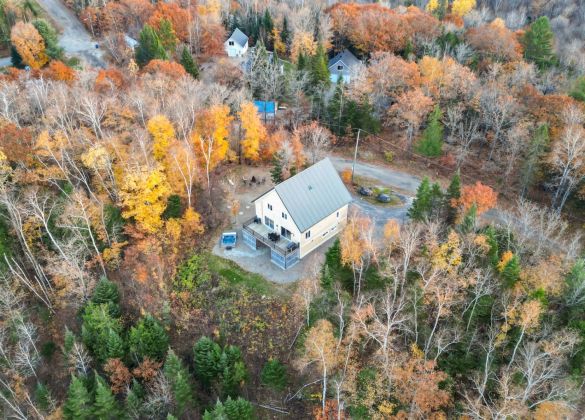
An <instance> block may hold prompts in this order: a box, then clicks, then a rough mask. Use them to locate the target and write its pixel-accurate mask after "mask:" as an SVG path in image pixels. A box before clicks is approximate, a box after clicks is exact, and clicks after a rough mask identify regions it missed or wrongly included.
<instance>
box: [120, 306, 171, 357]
mask: <svg viewBox="0 0 585 420" xmlns="http://www.w3.org/2000/svg"><path fill="white" fill-rule="evenodd" d="M128 344H129V347H130V352H131V353H132V355H133V356H134V357H135V358H136V360H139V361H140V360H142V359H143V358H144V357H149V358H150V359H152V360H163V358H164V356H165V354H166V353H167V349H168V347H169V337H168V336H167V333H166V331H165V330H164V328H163V326H162V325H161V324H160V323H159V322H158V321H157V320H156V319H154V317H153V316H152V315H150V314H148V315H146V316H144V317H143V318H141V319H140V321H138V324H137V325H136V326H134V327H132V328H131V329H130V335H129V339H128Z"/></svg>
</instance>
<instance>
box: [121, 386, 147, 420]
mask: <svg viewBox="0 0 585 420" xmlns="http://www.w3.org/2000/svg"><path fill="white" fill-rule="evenodd" d="M143 399H144V389H143V388H142V385H140V383H139V382H138V381H137V380H136V379H132V386H131V387H130V390H129V391H128V394H126V404H125V407H124V411H125V413H126V414H128V415H129V416H131V418H140V413H141V411H142V401H143Z"/></svg>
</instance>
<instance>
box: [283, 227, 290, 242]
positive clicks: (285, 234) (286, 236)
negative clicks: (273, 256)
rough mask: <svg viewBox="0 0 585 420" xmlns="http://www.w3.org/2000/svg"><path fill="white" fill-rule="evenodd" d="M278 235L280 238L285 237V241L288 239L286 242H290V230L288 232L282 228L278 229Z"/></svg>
mask: <svg viewBox="0 0 585 420" xmlns="http://www.w3.org/2000/svg"><path fill="white" fill-rule="evenodd" d="M280 234H281V235H282V236H284V237H285V238H286V239H288V240H290V238H291V235H292V234H291V233H290V230H288V229H287V228H284V227H282V226H281V227H280Z"/></svg>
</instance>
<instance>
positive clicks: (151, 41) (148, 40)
mask: <svg viewBox="0 0 585 420" xmlns="http://www.w3.org/2000/svg"><path fill="white" fill-rule="evenodd" d="M135 57H136V63H137V64H138V65H139V66H140V67H144V66H145V65H147V64H148V62H149V61H150V60H154V59H158V60H166V59H167V53H166V51H165V48H164V47H163V45H162V43H161V40H160V38H159V36H158V34H157V33H156V31H155V30H154V29H153V27H152V26H150V25H148V24H146V25H144V27H143V28H142V31H140V39H139V42H138V45H137V46H136V51H135Z"/></svg>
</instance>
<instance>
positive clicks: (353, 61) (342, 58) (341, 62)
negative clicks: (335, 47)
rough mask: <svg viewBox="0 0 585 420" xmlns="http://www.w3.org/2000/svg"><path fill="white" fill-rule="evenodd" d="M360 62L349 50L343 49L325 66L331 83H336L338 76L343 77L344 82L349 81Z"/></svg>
mask: <svg viewBox="0 0 585 420" xmlns="http://www.w3.org/2000/svg"><path fill="white" fill-rule="evenodd" d="M360 64H362V62H361V61H360V60H358V59H357V57H356V56H355V55H353V54H352V53H351V51H349V50H343V51H342V52H340V53H339V54H337V55H336V56H335V57H333V58H332V59H331V60H329V64H328V65H327V68H328V69H329V75H330V76H329V77H330V79H331V82H332V83H337V80H339V77H343V82H344V83H349V82H350V81H351V77H352V76H353V75H354V74H355V73H356V71H357V70H358V68H359V66H360Z"/></svg>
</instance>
